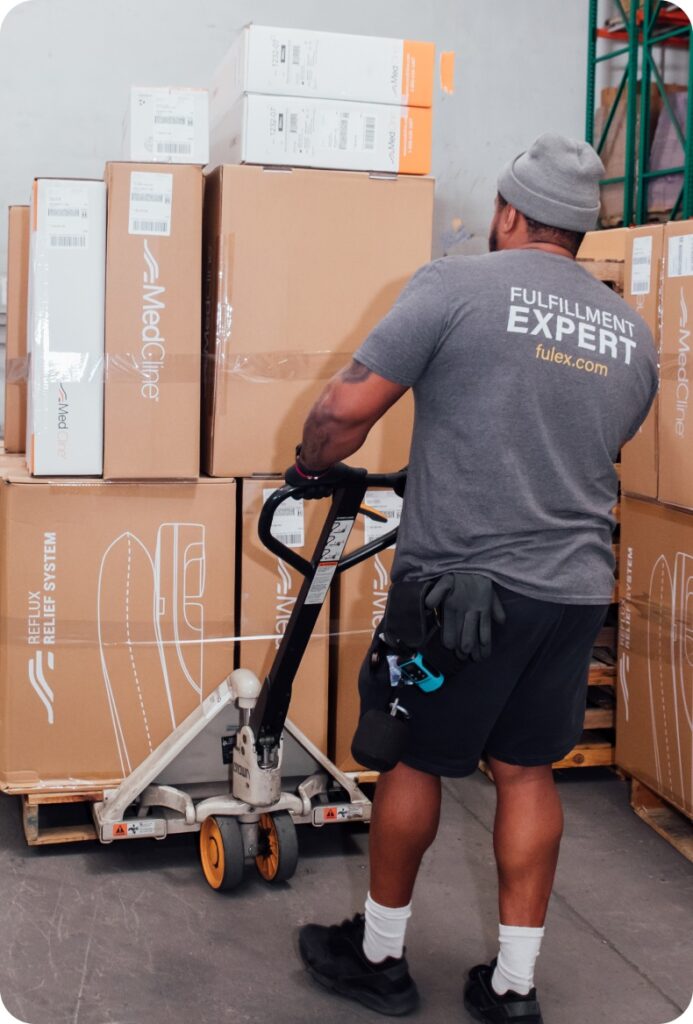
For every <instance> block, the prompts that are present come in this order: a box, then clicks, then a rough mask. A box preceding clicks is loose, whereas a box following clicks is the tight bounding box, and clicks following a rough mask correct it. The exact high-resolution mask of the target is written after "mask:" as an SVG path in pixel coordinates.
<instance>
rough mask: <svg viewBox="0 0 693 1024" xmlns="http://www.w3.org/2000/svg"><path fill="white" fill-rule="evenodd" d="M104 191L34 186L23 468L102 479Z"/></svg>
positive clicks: (89, 186) (56, 183)
mask: <svg viewBox="0 0 693 1024" xmlns="http://www.w3.org/2000/svg"><path fill="white" fill-rule="evenodd" d="M105 271H106V186H105V184H104V182H103V181H79V180H75V179H59V178H37V179H36V180H35V181H34V188H33V192H32V198H31V238H30V242H29V295H28V319H27V349H28V352H29V386H28V403H27V405H28V409H27V463H28V466H29V469H30V470H31V472H32V473H33V474H34V475H35V476H54V475H55V476H100V475H101V473H102V471H103V390H104V292H105Z"/></svg>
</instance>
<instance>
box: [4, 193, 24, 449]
mask: <svg viewBox="0 0 693 1024" xmlns="http://www.w3.org/2000/svg"><path fill="white" fill-rule="evenodd" d="M8 225H9V226H8V235H7V337H6V348H5V359H6V362H5V438H4V441H5V451H6V452H23V451H25V449H26V377H27V353H26V318H27V284H28V278H29V207H28V206H11V207H10V209H9V215H8Z"/></svg>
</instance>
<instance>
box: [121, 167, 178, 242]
mask: <svg viewBox="0 0 693 1024" xmlns="http://www.w3.org/2000/svg"><path fill="white" fill-rule="evenodd" d="M172 206H173V175H172V174H167V173H165V172H153V171H133V172H132V173H131V175H130V206H129V216H128V233H129V234H131V235H159V236H164V237H167V236H169V235H170V234H171V208H172Z"/></svg>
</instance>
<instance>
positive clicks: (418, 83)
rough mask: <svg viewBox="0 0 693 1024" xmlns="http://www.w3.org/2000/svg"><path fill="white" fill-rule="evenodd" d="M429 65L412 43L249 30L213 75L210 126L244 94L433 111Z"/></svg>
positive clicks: (425, 47) (431, 50) (428, 53)
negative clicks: (356, 102) (391, 105)
mask: <svg viewBox="0 0 693 1024" xmlns="http://www.w3.org/2000/svg"><path fill="white" fill-rule="evenodd" d="M434 58H435V46H434V44H433V43H425V42H419V41H416V40H412V39H387V38H382V37H378V36H356V35H347V34H344V33H340V32H313V31H311V30H309V29H303V28H272V27H270V26H266V25H247V26H246V27H245V28H243V29H242V30H241V31H240V32H239V34H238V36H237V37H236V39H235V41H234V43H233V45H232V46H231V49H230V50H229V51H228V53H227V54H226V56H225V57H224V59H223V60H222V62H221V64H220V65H219V67H218V68H217V71H216V73H215V75H214V81H213V85H212V91H211V101H210V102H211V121H212V124H213V125H215V124H217V123H218V122H219V121H220V120H221V119H222V118H223V117H224V115H225V114H227V113H228V111H229V110H230V109H231V108H232V107H233V105H234V103H236V101H237V100H239V99H240V97H241V96H242V95H243V93H248V92H250V93H269V94H271V95H274V96H309V97H313V98H316V99H336V100H360V101H364V102H367V103H388V104H395V105H397V106H400V105H401V106H413V107H430V106H431V105H432V103H433V70H434Z"/></svg>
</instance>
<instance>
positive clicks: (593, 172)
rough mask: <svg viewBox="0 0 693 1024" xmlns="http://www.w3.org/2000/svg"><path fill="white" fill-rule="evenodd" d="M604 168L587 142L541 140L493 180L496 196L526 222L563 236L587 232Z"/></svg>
mask: <svg viewBox="0 0 693 1024" xmlns="http://www.w3.org/2000/svg"><path fill="white" fill-rule="evenodd" d="M603 177H604V165H603V164H602V162H601V160H600V159H599V157H598V156H597V153H596V152H595V150H594V149H593V148H592V147H591V146H590V144H589V143H588V142H578V141H577V140H575V139H567V138H566V137H565V136H564V135H557V134H556V133H555V132H546V133H545V134H544V135H540V136H539V138H538V139H537V140H536V142H535V143H533V145H531V146H530V148H529V149H528V150H526V151H525V152H524V153H520V155H519V156H517V157H515V159H514V160H512V161H511V162H510V163H509V164H508V166H507V167H506V168H505V170H504V171H503V172H502V174H501V175H500V177H499V178H498V191H499V192H500V194H501V195H502V196H503V199H505V200H506V202H508V203H510V205H511V206H514V207H515V209H516V210H519V211H520V213H524V215H525V216H526V217H531V219H532V220H537V221H539V222H540V223H541V224H548V225H550V226H551V227H554V228H565V229H566V230H568V231H592V230H593V229H594V228H595V227H596V225H597V217H598V215H599V204H600V199H599V179H600V178H603Z"/></svg>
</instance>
